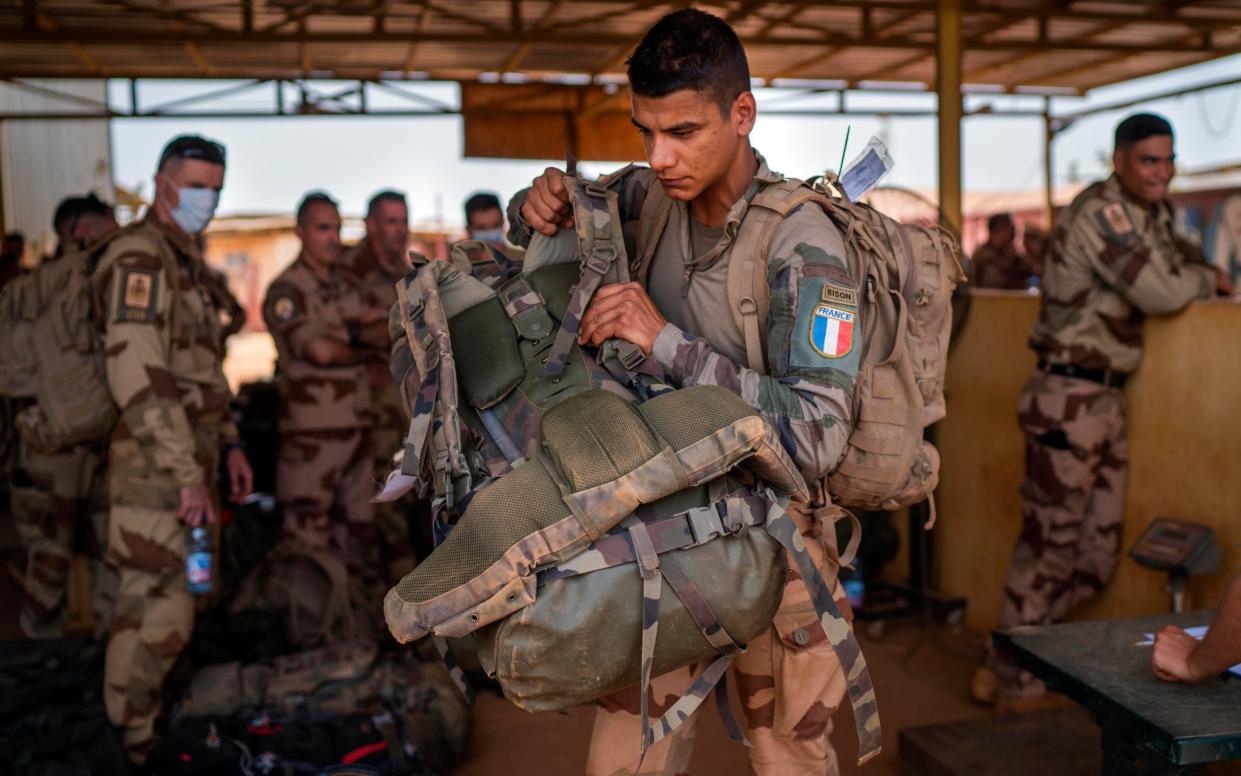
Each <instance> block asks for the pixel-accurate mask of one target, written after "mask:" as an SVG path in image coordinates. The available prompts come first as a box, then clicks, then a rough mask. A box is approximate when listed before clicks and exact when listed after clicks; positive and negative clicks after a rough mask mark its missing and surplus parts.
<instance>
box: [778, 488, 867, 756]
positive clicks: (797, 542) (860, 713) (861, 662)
mask: <svg viewBox="0 0 1241 776" xmlns="http://www.w3.org/2000/svg"><path fill="white" fill-rule="evenodd" d="M767 532H768V533H770V534H771V536H772V537H773V538H774V539H775V540H776V541H778V542H780V544H781V545H782V546H783V547H784V549H786V550H788V552H789V554H790V555H792V556H793V559H794V561H796V563H797V570H798V571H799V572H801V577H802V581H803V582H804V583H805V585H806V589H807V590H808V591H809V592H810V600H811V602H812V603H813V604H814V610H815V612H816V613H817V614H818V617H819V624H820V626H822V628H823V632H824V633H825V634H827V639H828V641H830V642H831V644H832V649H833V651H835V653H836V658H837V659H838V660H839V661H840V667H841V668H842V669H843V670H844V674H845V677H846V679H847V681H848V686H849V702H850V703H851V704H852V705H853V724H854V727H855V728H856V731H857V738H858V765H861V764H862V763H864V762H866V761H867V760H870V759H871V758H872V757H875V756H876V755H878V754H879V752H880V750H881V749H882V748H883V745H882V735H881V732H880V727H879V706H878V703H877V702H876V700H875V688H874V686H873V685H872V684H871V679H870V670H869V669H868V668H867V667H866V658H865V657H863V656H862V649H861V647H859V646H858V643H857V638H856V637H855V636H854V635H853V627H852V626H851V625H850V624H849V621H848V620H847V619H845V616H844V615H843V614H842V613H841V611H840V608H839V607H838V606H836V601H835V600H834V599H833V598H832V593H831V590H829V589H828V587H827V583H826V582H825V581H824V580H823V577H822V575H820V574H819V570H818V569H817V568H815V565H814V561H813V560H811V559H810V555H809V554H808V553H807V552H806V543H805V541H804V540H803V539H802V536H801V532H800V531H798V530H797V526H796V524H794V523H793V520H792V518H790V517H789V516H788V513H787V512H785V511H784V509H783V508H782V507H780V506H779V505H778V504H772V506H771V512H770V513H769V515H768V521H767Z"/></svg>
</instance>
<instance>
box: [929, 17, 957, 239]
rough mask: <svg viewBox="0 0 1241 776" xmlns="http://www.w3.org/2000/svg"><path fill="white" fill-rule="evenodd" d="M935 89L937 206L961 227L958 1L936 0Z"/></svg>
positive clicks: (954, 224)
mask: <svg viewBox="0 0 1241 776" xmlns="http://www.w3.org/2000/svg"><path fill="white" fill-rule="evenodd" d="M936 22H937V28H938V35H936V41H935V54H936V59H935V62H936V66H935V91H936V94H937V96H938V105H939V107H938V110H939V122H938V124H939V127H938V132H939V207H940V210H942V211H943V213H944V216H945V217H946V218H947V219H948V220H949V221H950V222H951V223H952V225H953V226H954V227H955V228H956V229H958V230H960V229H961V224H962V221H961V116H962V112H963V111H962V105H961V4H960V2H959V0H938V7H937V9H936Z"/></svg>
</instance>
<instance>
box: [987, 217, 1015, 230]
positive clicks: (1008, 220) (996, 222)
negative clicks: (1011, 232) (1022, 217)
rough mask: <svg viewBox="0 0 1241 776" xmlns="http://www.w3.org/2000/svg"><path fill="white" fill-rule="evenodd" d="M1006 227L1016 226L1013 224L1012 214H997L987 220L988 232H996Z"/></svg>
mask: <svg viewBox="0 0 1241 776" xmlns="http://www.w3.org/2000/svg"><path fill="white" fill-rule="evenodd" d="M1004 226H1013V227H1015V226H1016V225H1015V224H1013V214H1012V213H996V214H995V215H993V216H991V217H990V218H988V219H987V231H988V232H994V231H995V230H997V229H1000V228H1003V227H1004Z"/></svg>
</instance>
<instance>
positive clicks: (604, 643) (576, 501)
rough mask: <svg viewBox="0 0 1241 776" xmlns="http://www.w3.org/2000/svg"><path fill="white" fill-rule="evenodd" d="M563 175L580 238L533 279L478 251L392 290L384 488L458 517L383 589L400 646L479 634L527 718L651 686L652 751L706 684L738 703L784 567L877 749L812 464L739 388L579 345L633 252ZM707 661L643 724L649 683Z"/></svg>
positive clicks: (536, 248) (531, 272)
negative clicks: (399, 398) (400, 431)
mask: <svg viewBox="0 0 1241 776" xmlns="http://www.w3.org/2000/svg"><path fill="white" fill-rule="evenodd" d="M566 185H567V187H568V189H569V191H570V196H571V199H572V202H573V206H574V212H575V219H576V223H577V229H576V231H575V232H568V231H562V232H561V233H560V234H559V235H558V236H557V237H556V238H552V239H548V238H543V237H542V236H537V235H536V237H535V239H534V241H533V242H532V243H531V246H530V249H529V251H528V252H527V254H526V258H525V262H524V263H523V265H522V267H521V268H520V269H517V270H514V271H510V272H508V273H500V274H498V275H496V276H494V277H492V278H491V279H490V284H488V283H484V282H481V281H479V280H477V279H476V278H475V277H473V276H471V275H470V274H469V271H470V267H469V266H467V265H466V262H461V261H458V262H456V263H444V262H431V263H428V264H425V265H423V266H420V267H419V268H418V269H417V270H415V271H414V272H411V273H410V274H409V275H407V276H406V278H405V279H404V280H403V281H402V283H401V284H400V285H399V286H398V298H399V314H397V315H395V316H394V319H393V324H394V326H393V334H394V339H396V338H397V337H398V336H400V337H403V338H404V341H403V342H398V344H397V345H396V346H395V347H394V350H393V353H394V358H393V372H394V376H395V377H396V378H397V380H398V383H399V384H400V387H401V392H402V395H403V398H404V401H405V402H406V405H407V408H408V409H409V411H410V414H411V422H410V428H409V434H408V436H407V439H406V443H405V448H404V451H403V455H402V462H401V467H400V469H399V470H397V471H394V472H393V473H392V475H390V477H389V480H388V482H387V483H386V487H385V489H384V492H383V493H382V494H381V495H380V497H379V498H381V499H387V498H396V497H399V496H400V495H401V494H402V493H403V492H405V491H408V490H409V489H411V488H413V487H424V488H426V489H427V490H428V491H430V492H431V493H432V494H433V495H434V504H435V507H436V511H437V514H438V515H439V516H440V518H441V519H443V520H444V521H445V522H450V523H455V524H454V525H453V527H452V530H451V531H449V532H448V533H447V535H446V537H445V538H444V540H443V542H442V543H441V544H440V545H439V546H438V547H437V548H436V550H435V551H434V552H433V553H432V554H431V555H430V557H429V558H427V560H426V561H424V562H423V563H422V564H420V565H419V566H418V567H417V568H416V569H414V571H412V572H411V573H410V574H409V575H407V576H406V577H405V578H404V579H403V580H402V581H401V582H400V583H399V584H398V585H397V586H396V587H395V588H393V589H392V590H391V591H390V592H389V593H388V596H387V598H386V600H385V604H384V610H385V615H386V617H387V621H388V625H389V628H390V629H391V631H392V633H393V635H394V636H395V637H396V638H397V639H398V640H399V641H402V642H408V641H412V640H415V639H418V638H421V637H423V636H426V635H429V634H435V635H436V636H461V635H464V634H467V633H476V634H477V636H478V639H479V643H480V654H479V657H480V660H481V661H482V663H483V665H484V667H485V668H486V669H487V670H488V672H489V673H491V674H492V675H493V676H495V678H496V679H497V680H498V681H499V682H500V685H501V687H502V688H503V690H504V692H505V695H506V696H508V697H509V699H510V700H512V701H513V702H514V703H516V704H517V705H519V706H521V707H522V708H525V709H528V710H532V711H541V710H551V709H561V708H566V707H569V706H572V705H576V704H579V703H583V702H587V701H590V700H594V699H596V698H599V697H601V696H603V695H606V694H608V693H611V692H615V691H617V690H620V689H623V688H625V687H629V686H633V685H635V684H638V685H640V686H641V688H642V689H641V698H642V708H641V713H642V722H643V738H642V741H641V745H640V748H641V751H643V752H645V751H646V749H647V748H648V747H649V746H650V745H651V744H653V743H654V742H655V741H658V740H659V739H661V738H663V737H664V736H665V735H667V734H668V733H670V732H672V730H674V729H675V728H676V726H677V725H678V724H679V723H680V721H681V720H683V719H685V718H686V717H688V715H689V714H690V713H692V711H693V710H694V709H695V708H697V706H698V705H699V704H700V703H701V701H702V700H703V699H704V698H705V697H706V696H707V695H709V694H710V692H711V690H712V688H713V687H714V688H716V696H717V705H719V707H720V708H721V711H722V712H724V711H725V710H726V709H727V702H726V701H722V700H721V699H724V698H726V697H727V695H726V691H725V690H724V689H723V688H722V687H719V684H720V683H721V682H722V681H723V677H724V673H725V671H726V669H727V667H728V665H729V664H730V662H731V660H732V657H733V656H734V655H735V654H737V653H738V652H739V651H741V650H742V649H744V645H745V643H746V642H747V641H749V640H750V639H753V638H755V637H757V636H758V635H760V634H761V633H763V632H764V631H765V630H766V629H767V628H768V627H770V626H771V622H772V619H773V617H774V615H775V613H776V610H777V609H778V608H779V605H780V600H781V597H782V593H783V588H784V584H785V580H786V578H787V565H786V564H787V560H786V559H787V558H790V557H791V558H792V559H793V561H794V562H795V563H796V565H797V567H798V570H799V572H800V573H801V576H802V578H803V579H804V580H805V582H806V584H807V586H808V587H809V588H810V591H811V594H812V599H813V601H814V604H815V607H816V610H817V612H818V614H819V618H820V621H821V623H822V625H823V627H824V631H825V633H826V634H827V637H828V639H829V640H830V641H831V643H832V645H833V647H835V648H836V651H837V654H838V656H839V658H840V662H841V664H842V666H843V668H844V670H845V673H846V676H848V677H849V683H850V698H851V700H852V701H853V703H854V718H855V721H856V725H857V731H858V736H859V742H860V750H859V751H860V752H861V753H862V757H863V759H866V758H869V757H870V756H873V754H875V753H877V752H878V749H879V740H880V734H879V724H878V717H877V710H876V706H875V699H874V693H873V690H872V689H871V687H870V677H869V674H868V672H867V670H866V664H865V660H864V659H863V658H862V656H861V652H860V650H859V649H858V647H857V643H856V641H855V639H854V637H853V633H852V630H851V628H850V626H849V623H848V621H847V620H846V619H845V618H844V616H843V615H842V614H841V612H840V611H839V609H838V608H837V607H836V604H835V602H834V601H833V600H832V597H831V594H830V591H829V589H828V586H827V584H826V583H825V581H824V580H823V578H822V577H821V576H820V574H819V571H818V570H817V569H816V568H815V566H814V563H813V562H812V561H811V560H810V557H809V555H808V554H807V553H806V551H805V545H804V543H803V540H802V537H801V534H800V532H799V531H798V530H797V528H796V526H795V525H794V524H793V522H792V520H791V518H790V517H789V516H788V515H787V513H786V512H785V507H786V506H787V505H788V502H789V500H790V499H798V500H801V501H805V500H807V499H808V498H809V493H808V489H807V487H806V484H805V482H804V480H803V479H802V477H801V474H800V473H799V471H798V470H797V467H796V466H795V465H794V463H793V461H792V460H791V459H790V457H789V455H788V453H787V452H786V451H785V449H784V448H783V446H782V445H781V444H780V440H779V436H778V434H777V432H776V431H775V430H774V429H772V428H771V427H770V426H769V425H768V424H767V423H766V421H764V420H763V419H762V418H761V417H760V416H759V415H758V413H757V412H756V411H755V410H754V409H753V408H752V407H750V406H749V405H748V404H746V403H745V402H744V401H742V400H741V398H740V397H738V396H737V395H736V394H734V393H732V392H731V391H728V390H726V389H724V388H720V387H717V386H695V387H690V388H685V389H680V390H674V389H672V388H671V387H669V386H667V385H666V384H664V383H663V382H662V375H661V374H660V370H659V368H658V366H657V365H655V364H653V362H652V361H649V360H646V359H644V358H643V357H642V354H641V352H640V351H638V350H637V349H636V348H634V347H633V346H631V345H630V346H626V345H625V344H622V343H619V342H610V343H607V344H606V345H605V346H604V347H602V348H600V349H598V351H596V350H595V349H593V348H582V347H579V346H578V344H577V333H578V328H579V323H580V320H581V315H582V312H583V311H584V310H585V309H586V306H587V304H588V303H589V301H590V298H591V295H592V294H593V293H594V292H595V291H596V290H597V289H598V288H599V286H600V285H601V284H603V283H605V282H613V281H625V280H627V279H628V261H627V257H626V251H625V245H624V242H623V238H622V235H621V231H620V226H619V224H620V221H619V216H618V212H617V199H616V194H615V193H614V192H609V191H607V190H606V189H604V188H602V187H600V186H598V185H596V184H593V183H582V182H580V181H576V180H574V179H571V178H566ZM665 582H666V583H667V585H665V584H664V583H665ZM666 588H668V589H666ZM657 636H658V638H657ZM695 663H697V664H701V665H705V666H706V668H705V670H703V671H702V672H701V674H700V675H699V676H698V677H697V678H696V679H695V680H694V682H693V684H692V685H691V687H690V688H689V689H688V690H687V691H686V694H685V696H684V697H683V698H682V699H681V700H680V701H678V703H677V704H675V706H674V707H673V708H672V709H670V710H669V711H668V712H667V713H666V714H665V715H664V717H663V718H662V719H661V720H659V721H658V722H657V723H656V724H654V725H651V724H650V720H649V717H648V714H647V708H646V697H647V691H646V688H647V686H648V684H649V681H650V677H651V676H653V675H657V674H661V673H664V672H667V671H670V670H673V669H675V668H678V667H681V666H685V665H689V664H695ZM725 720H726V722H727V723H728V727H729V729H730V732H731V733H732V734H733V735H734V737H737V738H741V737H742V736H741V732H740V726H739V725H737V724H736V723H735V720H733V719H732V717H731V714H730V713H725Z"/></svg>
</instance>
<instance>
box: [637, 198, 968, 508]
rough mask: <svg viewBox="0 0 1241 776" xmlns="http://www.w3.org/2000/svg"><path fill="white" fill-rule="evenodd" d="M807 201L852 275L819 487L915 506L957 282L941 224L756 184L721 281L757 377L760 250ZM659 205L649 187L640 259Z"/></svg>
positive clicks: (660, 213)
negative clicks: (841, 378) (838, 404)
mask: <svg viewBox="0 0 1241 776" xmlns="http://www.w3.org/2000/svg"><path fill="white" fill-rule="evenodd" d="M807 203H813V204H814V205H816V206H818V207H821V208H822V209H823V211H824V212H825V213H826V214H827V216H828V217H829V218H830V219H831V220H832V223H833V224H835V226H836V227H837V228H838V229H840V232H841V235H842V237H843V238H844V245H845V254H846V255H845V257H844V259H845V261H846V262H848V264H849V266H850V268H851V270H852V273H853V275H854V277H857V278H859V279H864V282H863V283H862V293H861V297H862V298H861V299H860V300H859V301H860V305H859V310H860V314H861V319H862V325H863V327H864V332H863V336H862V338H861V342H862V348H863V350H862V358H861V365H860V367H859V370H858V376H857V380H856V383H855V386H854V391H853V407H854V426H853V429H852V432H851V433H850V435H849V441H848V447H847V449H846V451H845V455H844V458H843V459H842V461H841V463H840V465H839V466H838V467H837V468H836V470H835V471H834V472H833V473H832V474H831V475H830V476H829V477H828V480H827V486H828V491H829V492H830V493H831V495H832V499H833V501H834V502H835V503H836V504H839V505H841V506H845V507H859V508H864V509H898V508H900V507H903V506H908V505H910V504H915V503H918V502H920V501H923V500H925V499H928V498H929V497H930V495H931V493H932V492H933V491H934V490H935V486H936V485H937V484H938V482H939V453H938V451H936V449H935V448H934V447H933V446H932V445H930V444H929V443H927V442H926V441H924V440H923V429H924V428H925V427H926V426H929V425H931V424H932V423H934V422H936V421H937V420H939V419H940V418H942V417H943V416H944V415H945V413H946V409H945V403H944V374H945V370H946V369H947V357H948V340H949V334H950V331H951V326H952V291H953V289H954V288H956V286H957V285H958V284H959V283H961V282H962V281H964V280H965V276H964V273H963V272H962V270H961V264H960V260H959V256H960V248H959V246H958V245H957V242H956V239H955V238H953V237H952V236H951V235H950V234H948V233H947V232H946V231H944V230H943V229H940V228H938V227H936V228H926V227H921V226H912V225H906V224H901V223H898V222H897V221H895V220H893V219H891V218H889V217H887V216H885V215H883V214H882V213H880V212H879V211H877V210H875V209H874V208H872V207H869V206H868V205H864V204H859V203H851V202H848V201H846V200H845V199H843V198H842V197H840V196H838V195H836V194H834V193H833V192H832V191H831V189H830V186H829V184H827V183H819V184H816V185H815V186H813V187H812V186H810V185H808V184H806V183H804V182H802V181H799V180H796V179H787V180H784V181H781V182H779V183H773V184H769V185H767V186H765V187H764V188H762V189H761V190H759V191H758V192H757V193H756V194H755V196H754V197H753V199H752V200H751V202H750V206H749V209H748V210H747V212H746V214H745V216H744V218H743V220H742V222H741V227H740V229H739V231H738V235H737V238H736V242H735V244H734V246H733V248H732V251H731V255H732V256H733V259H732V261H731V262H730V263H729V266H728V276H727V280H726V283H727V290H728V304H729V308H730V309H731V310H732V313H733V320H734V322H735V323H736V325H737V328H738V330H739V331H740V332H741V333H742V335H743V336H744V339H745V344H746V358H747V361H748V366H749V367H750V368H751V369H754V370H757V371H760V372H766V370H767V364H766V362H765V360H764V358H763V342H764V341H765V339H766V325H767V314H768V307H769V302H770V292H769V288H768V285H767V261H768V258H769V257H768V255H767V253H768V249H769V248H770V245H771V241H772V238H773V236H774V235H775V230H776V228H777V227H778V226H779V225H780V222H781V221H782V220H783V219H784V217H785V216H786V215H788V214H789V213H790V212H792V211H793V210H794V209H795V208H797V207H799V206H801V205H803V204H807ZM670 208H671V201H670V200H669V199H668V197H667V195H666V194H664V193H663V191H662V189H661V188H660V187H658V186H653V187H651V191H650V192H648V195H647V202H646V204H644V205H643V213H644V214H643V217H644V219H645V220H646V222H649V223H650V224H653V225H654V226H652V227H650V228H647V227H646V225H645V223H644V225H643V227H644V228H643V229H642V230H641V231H640V233H639V250H640V251H641V252H642V255H643V256H646V255H647V254H648V253H650V252H651V251H652V250H653V249H654V242H655V241H657V240H658V239H659V232H660V231H661V230H662V226H660V225H661V224H664V223H666V222H667V213H668V210H669V209H670ZM933 507H934V503H933V502H932V510H933ZM932 513H933V511H932Z"/></svg>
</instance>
